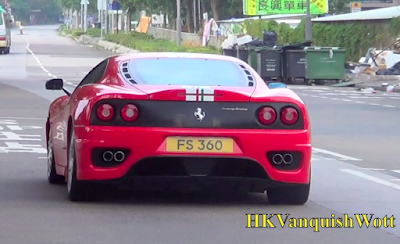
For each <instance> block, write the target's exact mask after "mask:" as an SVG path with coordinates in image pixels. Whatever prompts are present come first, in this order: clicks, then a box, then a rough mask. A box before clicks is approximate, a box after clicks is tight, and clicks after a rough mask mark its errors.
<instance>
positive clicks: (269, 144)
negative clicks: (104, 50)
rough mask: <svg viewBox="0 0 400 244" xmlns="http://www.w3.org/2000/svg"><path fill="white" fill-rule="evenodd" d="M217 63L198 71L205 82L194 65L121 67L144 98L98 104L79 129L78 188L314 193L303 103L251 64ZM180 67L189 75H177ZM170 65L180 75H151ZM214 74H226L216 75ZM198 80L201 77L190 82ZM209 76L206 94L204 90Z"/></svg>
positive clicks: (111, 98)
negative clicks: (296, 187) (92, 183)
mask: <svg viewBox="0 0 400 244" xmlns="http://www.w3.org/2000/svg"><path fill="white" fill-rule="evenodd" d="M217 61H218V60H212V59H208V60H207V62H209V63H208V64H205V62H206V61H205V62H199V63H200V64H202V66H200V68H201V67H202V69H203V72H205V74H201V72H202V71H196V69H197V68H195V67H194V66H191V65H194V64H197V63H196V61H191V60H186V59H183V60H180V61H177V60H173V61H171V60H168V62H158V61H157V60H149V61H148V62H144V61H143V60H140V61H127V62H122V63H121V64H120V65H121V66H120V71H121V75H122V76H124V77H125V79H126V80H127V82H130V83H131V86H132V87H134V89H135V92H132V94H126V93H121V94H119V95H118V96H117V95H111V94H104V95H101V96H99V97H98V98H97V99H96V100H95V101H92V102H91V104H90V108H91V109H90V114H89V117H90V119H89V120H90V121H89V125H86V126H82V127H79V126H76V127H75V136H76V137H77V139H78V140H77V148H78V149H79V153H78V154H77V161H78V162H79V163H78V164H79V171H78V179H80V180H97V181H99V180H107V181H109V182H112V181H114V182H116V183H118V184H120V183H125V185H128V186H131V187H136V188H138V189H141V190H148V189H154V188H162V189H163V188H164V187H167V188H170V187H173V189H180V190H184V189H199V188H203V187H207V186H209V187H212V189H234V190H243V191H251V192H264V191H265V190H266V189H268V188H269V187H274V186H281V185H288V184H307V183H308V182H309V172H310V161H311V145H310V140H311V136H310V130H309V121H308V116H307V114H306V113H307V112H306V110H305V107H304V104H303V103H302V102H301V101H300V100H298V99H297V98H296V96H295V95H294V94H292V95H293V96H287V95H286V94H289V95H290V94H291V91H289V90H282V89H274V90H270V89H268V88H267V87H266V86H265V85H264V84H263V83H259V82H260V80H259V79H260V78H259V77H258V76H257V75H256V74H255V73H254V70H251V68H249V67H248V66H247V65H244V64H242V63H234V62H228V61H219V62H217ZM141 62H144V63H141ZM190 62H192V64H190ZM223 62H226V63H223ZM184 63H186V64H184ZM179 64H181V66H180V67H181V68H182V69H183V70H186V73H185V71H182V72H180V71H177V72H176V73H175V75H173V73H168V70H170V69H172V67H173V66H175V67H177V65H179ZM163 65H171V67H165V66H164V68H160V69H162V71H163V72H161V73H160V74H153V73H151V71H150V67H162V66H163ZM212 66H215V68H216V70H215V72H222V73H220V74H218V75H217V74H215V73H214V74H213V73H210V72H209V71H210V70H211V69H210V68H211V67H212ZM146 68H148V69H149V70H148V71H146ZM230 68H232V70H229V69H230ZM228 71H230V72H234V73H233V74H228V73H229V72H228ZM196 72H197V73H196ZM224 72H225V73H224ZM170 74H171V75H170ZM190 74H191V75H193V76H192V77H195V75H196V74H197V75H199V77H198V78H192V79H191V80H192V83H191V82H187V83H185V81H187V79H188V78H189V77H190V76H188V75H190ZM185 75H186V76H185ZM170 76H172V77H170ZM163 77H164V81H159V79H162V78H163ZM206 77H208V81H204V82H202V84H205V86H195V85H196V84H198V83H199V82H200V81H203V80H206ZM220 77H222V78H224V77H225V80H224V81H220V79H221V78H220ZM197 79H198V81H197ZM153 81H154V83H152V82H153ZM157 82H162V84H159V83H157ZM183 83H185V84H183ZM165 84H166V85H165ZM178 84H179V85H178ZM212 84H215V85H214V86H211V85H212ZM257 86H258V87H257ZM137 91H140V92H141V93H142V94H141V95H137ZM135 94H136V95H135ZM144 94H145V95H144ZM88 152H90V153H88ZM110 180H111V181H110Z"/></svg>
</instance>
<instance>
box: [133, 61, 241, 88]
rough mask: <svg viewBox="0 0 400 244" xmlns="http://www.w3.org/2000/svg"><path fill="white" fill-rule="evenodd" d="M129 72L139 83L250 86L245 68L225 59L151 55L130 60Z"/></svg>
mask: <svg viewBox="0 0 400 244" xmlns="http://www.w3.org/2000/svg"><path fill="white" fill-rule="evenodd" d="M129 73H130V75H131V76H132V78H133V79H134V80H135V81H136V82H137V83H138V84H146V85H187V86H249V80H248V78H247V75H246V74H245V72H244V70H243V69H242V68H241V67H240V66H239V65H237V64H235V63H231V62H229V61H223V60H212V59H195V58H154V59H153V58H150V59H136V60H131V61H130V62H129Z"/></svg>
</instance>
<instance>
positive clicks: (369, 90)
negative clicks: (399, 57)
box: [357, 83, 396, 93]
mask: <svg viewBox="0 0 400 244" xmlns="http://www.w3.org/2000/svg"><path fill="white" fill-rule="evenodd" d="M395 87H396V86H394V85H389V83H382V88H383V89H381V90H376V89H374V88H372V87H368V88H358V89H357V91H360V92H363V93H378V92H380V91H384V92H393V90H394V88H395Z"/></svg>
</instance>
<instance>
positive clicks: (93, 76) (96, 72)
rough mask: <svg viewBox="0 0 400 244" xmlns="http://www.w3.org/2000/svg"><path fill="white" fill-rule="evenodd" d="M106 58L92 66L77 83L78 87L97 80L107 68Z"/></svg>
mask: <svg viewBox="0 0 400 244" xmlns="http://www.w3.org/2000/svg"><path fill="white" fill-rule="evenodd" d="M107 65H108V59H106V60H104V61H103V62H101V63H99V64H98V65H97V66H96V67H94V68H93V69H92V70H91V71H90V72H89V73H88V74H87V75H86V76H85V77H84V78H83V80H82V81H81V83H79V85H78V86H77V88H78V87H81V86H84V85H88V84H94V83H96V82H98V81H99V80H100V79H101V78H102V77H103V75H104V72H105V71H106V69H107Z"/></svg>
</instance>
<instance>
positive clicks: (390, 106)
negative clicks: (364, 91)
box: [298, 90, 400, 108]
mask: <svg viewBox="0 0 400 244" xmlns="http://www.w3.org/2000/svg"><path fill="white" fill-rule="evenodd" d="M309 91H315V90H309ZM298 95H301V96H310V97H315V98H322V99H331V100H334V101H338V100H340V101H343V102H353V103H358V104H369V105H372V106H382V107H386V108H400V106H399V107H396V106H394V105H386V104H378V103H366V102H361V101H355V100H349V99H339V98H335V97H325V96H318V95H311V94H305V93H298ZM324 95H331V93H325V94H324ZM333 95H334V94H333ZM336 95H347V94H336ZM349 98H354V99H362V98H368V99H369V98H375V99H378V98H383V97H354V96H352V97H349ZM389 98H393V99H400V97H389Z"/></svg>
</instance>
